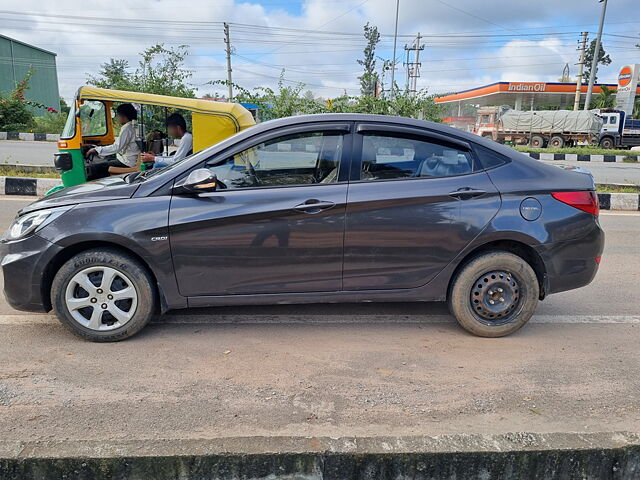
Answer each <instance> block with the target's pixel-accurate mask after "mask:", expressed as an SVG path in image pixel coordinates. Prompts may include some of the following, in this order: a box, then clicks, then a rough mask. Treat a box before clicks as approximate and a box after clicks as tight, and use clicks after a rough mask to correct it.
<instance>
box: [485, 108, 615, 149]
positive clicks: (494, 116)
mask: <svg viewBox="0 0 640 480" xmlns="http://www.w3.org/2000/svg"><path fill="white" fill-rule="evenodd" d="M602 125H603V120H602V118H601V117H600V116H599V115H597V114H596V113H593V112H591V111H583V110H578V111H573V110H531V111H520V110H513V109H512V108H511V107H509V106H506V105H504V106H500V107H481V108H479V109H478V113H477V119H476V128H475V131H474V132H475V133H476V135H480V136H481V137H485V138H490V139H492V140H494V141H496V142H499V143H510V144H512V145H530V146H532V147H535V148H544V147H547V146H548V147H553V148H561V147H573V146H576V145H591V144H597V143H598V140H599V139H600V131H601V129H602Z"/></svg>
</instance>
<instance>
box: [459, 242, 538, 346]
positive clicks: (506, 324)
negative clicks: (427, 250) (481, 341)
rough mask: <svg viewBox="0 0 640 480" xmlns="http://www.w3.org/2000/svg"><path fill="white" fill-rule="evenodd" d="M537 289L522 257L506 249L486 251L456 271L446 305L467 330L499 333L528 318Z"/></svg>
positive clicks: (492, 334)
mask: <svg viewBox="0 0 640 480" xmlns="http://www.w3.org/2000/svg"><path fill="white" fill-rule="evenodd" d="M539 293H540V286H539V284H538V278H537V277H536V274H535V272H534V271H533V269H532V268H531V266H530V265H529V264H528V263H527V262H526V261H524V260H523V259H522V258H521V257H519V256H517V255H514V254H512V253H508V252H498V251H496V252H488V253H484V254H482V255H480V256H478V257H476V258H474V259H473V260H471V261H470V262H469V263H467V264H466V265H465V266H464V267H463V268H462V269H461V270H460V271H459V272H458V274H457V275H456V277H455V278H454V280H453V283H452V286H451V289H450V296H449V309H450V311H451V313H452V314H453V315H454V316H455V317H456V319H457V320H458V323H459V324H460V325H461V326H462V327H463V328H464V329H465V330H467V331H468V332H470V333H473V334H474V335H478V336H481V337H502V336H505V335H509V334H510V333H513V332H515V331H516V330H518V329H520V328H521V327H522V326H523V325H524V324H525V323H527V321H529V319H530V318H531V316H532V315H533V312H534V311H535V309H536V306H537V304H538V296H539Z"/></svg>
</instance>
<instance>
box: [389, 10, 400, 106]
mask: <svg viewBox="0 0 640 480" xmlns="http://www.w3.org/2000/svg"><path fill="white" fill-rule="evenodd" d="M399 11H400V0H396V30H395V33H394V34H393V58H392V59H391V97H392V98H393V97H394V96H395V91H394V90H393V86H394V79H395V73H396V43H397V42H398V12H399Z"/></svg>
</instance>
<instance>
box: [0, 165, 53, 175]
mask: <svg viewBox="0 0 640 480" xmlns="http://www.w3.org/2000/svg"><path fill="white" fill-rule="evenodd" d="M0 177H28V178H60V175H59V174H58V173H56V172H46V171H34V170H32V169H29V168H21V167H19V166H16V165H0Z"/></svg>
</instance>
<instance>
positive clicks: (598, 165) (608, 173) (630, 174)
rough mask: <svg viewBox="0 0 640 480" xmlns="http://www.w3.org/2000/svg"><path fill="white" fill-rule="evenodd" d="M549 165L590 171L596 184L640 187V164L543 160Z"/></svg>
mask: <svg viewBox="0 0 640 480" xmlns="http://www.w3.org/2000/svg"><path fill="white" fill-rule="evenodd" d="M542 161H543V162H544V163H548V164H549V165H568V166H571V167H580V168H583V169H585V170H588V171H589V172H590V173H591V175H593V178H594V179H595V180H596V183H625V184H632V185H640V162H638V163H623V162H616V163H613V162H611V163H604V162H568V161H565V160H542Z"/></svg>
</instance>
